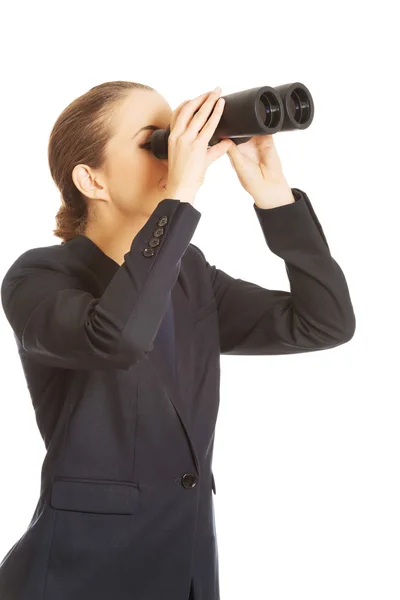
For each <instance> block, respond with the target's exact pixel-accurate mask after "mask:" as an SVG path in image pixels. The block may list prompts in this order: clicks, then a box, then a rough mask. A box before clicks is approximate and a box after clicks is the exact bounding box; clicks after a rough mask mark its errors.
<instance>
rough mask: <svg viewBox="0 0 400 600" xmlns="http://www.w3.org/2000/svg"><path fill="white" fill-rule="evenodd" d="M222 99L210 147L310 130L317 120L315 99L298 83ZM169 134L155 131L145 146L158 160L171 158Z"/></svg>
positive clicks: (260, 89)
mask: <svg viewBox="0 0 400 600" xmlns="http://www.w3.org/2000/svg"><path fill="white" fill-rule="evenodd" d="M221 98H224V99H225V105H224V110H223V113H222V116H221V119H220V121H219V123H218V126H217V128H216V130H215V131H214V134H213V136H212V137H211V139H210V141H209V143H208V147H210V146H214V145H215V144H218V143H219V142H220V141H221V140H222V139H226V138H230V139H231V140H232V141H233V142H234V143H235V144H236V145H238V144H243V143H245V142H247V141H248V140H250V139H251V138H252V137H253V136H257V135H267V134H274V133H277V132H278V131H290V130H292V129H307V127H309V126H310V125H311V122H312V120H313V118H314V102H313V99H312V96H311V94H310V92H309V90H308V89H307V87H306V86H305V85H304V84H302V83H299V82H295V83H287V84H285V85H279V86H277V87H270V86H267V85H266V86H263V87H255V88H251V89H249V90H243V91H242V92H236V93H235V94H229V95H228V96H221ZM196 112H197V111H196ZM195 114H196V113H195ZM170 130H171V128H170V126H169V125H168V127H167V129H156V130H155V131H154V132H153V134H152V136H151V138H150V141H149V142H147V144H146V146H147V148H148V149H150V150H151V151H152V152H153V154H154V155H155V156H156V157H157V158H163V159H164V158H168V137H169V134H170Z"/></svg>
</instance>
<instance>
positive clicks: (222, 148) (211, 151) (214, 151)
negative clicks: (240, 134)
mask: <svg viewBox="0 0 400 600" xmlns="http://www.w3.org/2000/svg"><path fill="white" fill-rule="evenodd" d="M231 144H233V142H232V141H231V140H229V139H226V140H222V141H221V142H219V143H218V144H215V145H214V146H211V148H208V150H207V155H208V164H209V165H211V164H212V163H213V162H214V161H215V160H217V158H219V157H220V156H222V155H223V154H226V153H227V152H228V151H229V150H230V149H231V148H232V146H231Z"/></svg>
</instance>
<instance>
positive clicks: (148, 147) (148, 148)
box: [139, 140, 151, 150]
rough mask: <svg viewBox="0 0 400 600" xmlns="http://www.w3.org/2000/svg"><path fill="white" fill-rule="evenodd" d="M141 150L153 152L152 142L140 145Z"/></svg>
mask: <svg viewBox="0 0 400 600" xmlns="http://www.w3.org/2000/svg"><path fill="white" fill-rule="evenodd" d="M139 148H143V149H144V150H151V142H150V140H149V141H148V142H145V143H144V144H139Z"/></svg>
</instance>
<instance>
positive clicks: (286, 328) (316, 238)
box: [191, 188, 355, 355]
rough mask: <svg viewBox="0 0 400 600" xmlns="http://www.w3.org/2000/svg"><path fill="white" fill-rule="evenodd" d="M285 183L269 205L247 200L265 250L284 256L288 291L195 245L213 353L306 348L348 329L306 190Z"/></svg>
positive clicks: (339, 276)
mask: <svg viewBox="0 0 400 600" xmlns="http://www.w3.org/2000/svg"><path fill="white" fill-rule="evenodd" d="M291 189H292V193H293V196H294V198H295V202H294V203H292V204H286V205H284V206H279V207H276V208H271V209H262V208H259V207H258V206H257V205H256V204H255V203H254V204H253V208H254V210H255V213H256V215H257V218H258V221H259V223H260V225H261V229H262V232H263V235H264V239H265V241H266V243H267V245H268V247H269V249H270V250H271V251H272V252H273V253H274V254H276V255H277V256H279V257H281V258H282V259H283V260H284V261H285V267H286V272H287V275H288V278H289V282H290V293H289V292H287V291H283V290H272V289H268V288H264V287H261V286H260V285H257V284H255V283H251V282H250V281H244V280H243V279H237V278H234V277H232V276H230V275H229V274H227V273H225V272H224V271H222V270H221V269H218V268H216V267H215V265H210V264H209V263H208V262H207V260H206V258H205V256H204V253H203V252H202V251H201V250H200V249H199V248H198V247H197V246H195V248H196V249H197V250H198V251H199V252H200V254H201V255H202V258H203V262H204V263H205V266H206V268H207V270H208V274H209V277H210V280H211V285H212V287H213V292H214V298H215V301H216V306H217V311H218V322H219V331H220V349H221V354H241V355H257V354H295V353H300V352H310V351H315V350H324V349H328V348H333V347H335V346H339V345H340V344H343V343H345V342H348V341H349V340H350V339H351V338H352V336H353V335H354V332H355V315H354V311H353V307H352V303H351V299H350V295H349V290H348V286H347V283H346V279H345V276H344V274H343V272H342V270H341V268H340V267H339V265H338V263H337V262H336V261H335V260H334V259H333V258H332V256H331V254H330V249H329V246H328V242H327V240H326V237H325V234H324V232H323V229H322V227H321V224H320V222H319V220H318V218H317V216H316V214H315V212H314V209H313V207H312V205H311V202H310V200H309V198H308V196H307V194H306V193H305V192H303V191H302V190H300V189H298V188H291ZM191 245H192V246H194V244H191ZM250 258H251V259H252V260H253V256H250ZM260 267H262V263H261V261H260Z"/></svg>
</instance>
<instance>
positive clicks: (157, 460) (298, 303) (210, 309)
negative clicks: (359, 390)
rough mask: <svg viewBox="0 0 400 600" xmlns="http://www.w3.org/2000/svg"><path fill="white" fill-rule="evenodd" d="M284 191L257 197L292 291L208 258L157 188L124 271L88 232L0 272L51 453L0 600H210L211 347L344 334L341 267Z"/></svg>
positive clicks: (270, 350) (214, 584) (300, 200)
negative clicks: (281, 198) (274, 203)
mask: <svg viewBox="0 0 400 600" xmlns="http://www.w3.org/2000/svg"><path fill="white" fill-rule="evenodd" d="M292 192H293V194H294V197H295V199H296V202H294V203H293V204H288V205H284V206H281V207H276V208H273V209H261V208H259V207H257V206H256V205H255V204H254V205H253V208H254V211H255V214H256V216H257V218H258V221H259V223H260V226H261V229H262V233H263V235H264V238H265V241H266V244H267V245H268V247H269V249H270V250H271V251H272V252H273V253H274V254H276V255H277V256H279V257H280V258H282V259H283V260H284V261H285V265H286V270H287V274H288V277H289V281H290V288H291V292H290V293H289V292H286V291H281V290H272V289H267V288H263V287H261V286H259V285H256V284H255V283H251V282H249V281H244V280H242V279H237V278H234V277H231V276H230V275H228V274H227V273H225V272H224V271H222V270H220V269H218V268H216V267H215V266H211V265H210V264H209V263H208V262H207V260H206V258H205V256H204V254H203V252H202V251H201V250H200V249H199V248H198V247H197V246H195V245H194V244H192V243H191V242H190V240H191V239H192V236H193V234H194V232H195V230H196V227H197V224H198V222H199V219H200V217H201V213H200V212H199V211H198V210H197V209H196V208H195V207H194V206H192V205H191V204H189V203H186V202H180V201H179V200H176V199H169V198H166V199H164V200H162V201H161V202H160V203H159V204H158V205H157V207H156V209H155V210H154V212H153V213H152V215H151V216H150V218H149V219H148V221H147V223H146V224H145V225H144V226H143V228H142V229H141V230H140V231H139V232H138V234H137V235H136V236H135V238H134V239H133V241H132V245H131V247H130V250H129V251H128V252H127V253H126V254H125V257H124V258H125V261H124V263H123V264H122V265H119V264H118V263H116V262H115V261H114V260H113V259H112V258H110V257H109V256H107V255H106V254H105V253H104V252H103V251H102V250H101V249H100V248H99V247H98V246H97V245H96V244H95V243H94V242H93V241H92V240H90V239H89V238H88V237H86V236H84V235H78V236H77V237H75V238H74V239H72V240H70V241H68V242H67V243H62V244H57V245H53V246H47V247H40V248H33V249H30V250H27V251H26V252H24V253H23V254H22V255H21V256H19V258H17V259H16V260H15V262H14V263H13V264H12V265H11V267H10V268H9V270H8V271H7V273H6V274H5V277H4V279H3V281H2V285H1V300H2V306H3V309H4V312H5V314H6V317H7V319H8V321H9V323H10V326H11V327H12V329H13V332H14V336H15V341H16V344H17V348H18V352H19V356H20V359H21V363H22V367H23V370H24V373H25V377H26V381H27V386H28V389H29V393H30V395H31V398H32V403H33V407H34V410H35V415H36V420H37V425H38V427H39V430H40V433H41V435H42V437H43V440H44V444H45V447H46V456H45V459H44V461H43V466H42V472H41V486H40V496H39V498H38V502H37V505H36V508H35V510H34V513H33V516H32V520H31V522H30V524H29V526H28V528H27V530H26V532H25V533H24V534H23V536H22V537H21V538H20V539H19V540H18V541H17V542H16V543H15V544H14V545H13V547H12V548H10V550H9V551H8V553H7V554H6V556H5V557H4V558H3V560H2V562H1V564H0V598H1V600H89V599H93V600H94V599H95V600H110V598H113V599H115V600H134V599H135V600H187V599H188V597H189V593H191V597H192V598H194V599H195V600H219V575H218V548H217V535H216V525H215V520H214V501H213V495H212V490H213V491H214V493H215V492H216V488H215V481H214V477H213V473H212V456H213V447H214V431H215V424H216V420H217V414H218V406H219V383H220V355H221V354H225V355H229V354H233V355H234V354H236V355H272V354H294V353H300V352H313V351H317V350H326V349H329V348H334V347H336V346H339V345H340V344H344V343H346V342H348V341H349V340H350V339H351V338H352V336H353V334H354V331H355V315H354V312H353V307H352V303H351V300H350V296H349V290H348V286H347V283H346V279H345V276H344V274H343V272H342V270H341V268H340V267H339V265H338V263H337V262H336V261H335V260H334V259H333V258H332V256H331V254H330V250H329V247H328V243H327V241H326V238H325V235H324V232H323V230H322V228H321V225H320V223H319V221H318V219H317V217H316V215H315V212H314V210H313V208H312V206H311V202H310V200H309V198H308V197H307V195H306V193H305V192H302V191H301V190H299V189H297V188H292ZM234 226H235V225H234ZM235 227H236V226H235ZM237 231H238V230H237V228H236V233H237ZM239 238H240V235H239V236H236V239H239ZM251 260H257V261H258V262H259V266H260V269H262V268H263V258H262V256H257V257H255V256H254V255H251ZM175 369H176V373H174V370H175ZM3 483H4V482H3ZM5 487H7V485H5Z"/></svg>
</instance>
